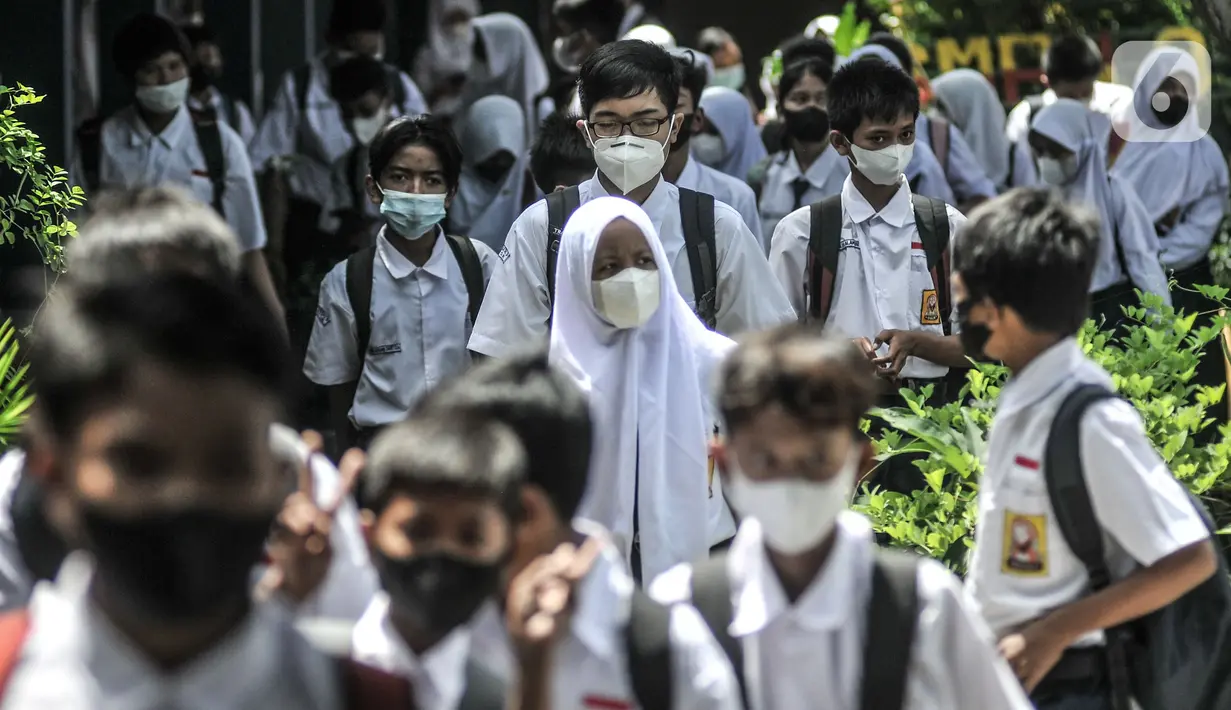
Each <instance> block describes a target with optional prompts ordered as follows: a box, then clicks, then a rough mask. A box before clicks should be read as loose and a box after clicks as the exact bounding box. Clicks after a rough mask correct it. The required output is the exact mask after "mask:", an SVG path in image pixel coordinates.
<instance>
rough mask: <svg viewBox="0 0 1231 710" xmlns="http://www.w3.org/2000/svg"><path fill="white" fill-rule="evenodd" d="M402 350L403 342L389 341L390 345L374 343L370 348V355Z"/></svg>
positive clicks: (389, 353)
mask: <svg viewBox="0 0 1231 710" xmlns="http://www.w3.org/2000/svg"><path fill="white" fill-rule="evenodd" d="M400 352H402V344H401V343H389V344H388V345H373V346H372V347H370V348H368V355H392V354H393V353H400Z"/></svg>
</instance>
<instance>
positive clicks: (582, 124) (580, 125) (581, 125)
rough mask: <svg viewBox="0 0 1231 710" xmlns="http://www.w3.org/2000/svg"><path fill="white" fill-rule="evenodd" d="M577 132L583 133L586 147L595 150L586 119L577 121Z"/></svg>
mask: <svg viewBox="0 0 1231 710" xmlns="http://www.w3.org/2000/svg"><path fill="white" fill-rule="evenodd" d="M577 130H579V131H581V135H582V136H584V137H585V139H586V147H587V148H593V147H594V144H593V143H591V142H590V131H589V129H588V128H586V119H584V118H579V119H577Z"/></svg>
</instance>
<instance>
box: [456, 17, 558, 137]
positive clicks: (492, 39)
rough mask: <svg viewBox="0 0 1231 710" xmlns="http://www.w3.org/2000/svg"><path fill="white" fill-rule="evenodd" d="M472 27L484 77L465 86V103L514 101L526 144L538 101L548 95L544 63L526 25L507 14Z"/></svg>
mask: <svg viewBox="0 0 1231 710" xmlns="http://www.w3.org/2000/svg"><path fill="white" fill-rule="evenodd" d="M474 27H475V30H476V31H477V32H479V34H480V35H482V37H483V47H484V49H485V50H486V52H487V68H486V70H485V72H484V74H486V76H483V77H478V76H476V77H474V78H472V80H471V81H468V82H467V86H466V94H467V98H466V101H465V103H466V104H471V103H474V102H475V101H478V100H479V99H481V98H483V97H484V96H487V95H490V94H501V95H503V96H507V97H509V98H511V99H513V100H514V101H516V102H517V103H518V104H519V105H520V106H521V108H522V112H523V113H524V114H525V116H527V117H528V119H529V120H527V121H526V140H527V142H529V141H530V140H531V139H532V138H533V131H534V130H535V128H537V125H538V106H537V104H538V97H539V95H540V94H542V93H543V92H545V91H547V83H548V74H547V62H545V61H543V54H542V52H540V51H539V46H538V43H537V42H535V40H534V35H533V34H532V33H531V32H530V28H529V27H528V26H526V23H525V22H523V21H522V19H521V18H519V17H517V16H516V15H510V14H509V13H507V12H493V13H490V14H487V15H483V16H481V17H477V18H475V21H474Z"/></svg>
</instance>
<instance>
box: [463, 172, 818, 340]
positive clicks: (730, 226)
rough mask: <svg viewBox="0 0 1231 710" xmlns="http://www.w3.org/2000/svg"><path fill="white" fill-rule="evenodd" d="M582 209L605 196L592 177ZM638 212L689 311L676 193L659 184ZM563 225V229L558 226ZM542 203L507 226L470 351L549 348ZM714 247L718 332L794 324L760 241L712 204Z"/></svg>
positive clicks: (729, 211) (731, 213) (726, 209)
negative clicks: (659, 247) (656, 240)
mask: <svg viewBox="0 0 1231 710" xmlns="http://www.w3.org/2000/svg"><path fill="white" fill-rule="evenodd" d="M579 190H580V193H581V202H582V203H583V204H584V203H586V202H588V201H589V200H592V199H594V198H596V197H602V196H605V195H607V191H606V190H605V189H603V186H602V184H601V183H600V182H599V181H598V177H597V173H596V174H595V177H592V178H590V179H589V180H587V181H585V182H583V183H581V185H580V187H579ZM641 207H642V209H644V210H645V212H646V214H648V215H649V216H650V219H651V220H653V222H654V226H655V228H657V229H658V236H659V238H660V239H661V240H662V243H663V248H664V249H665V250H666V252H667V259H668V260H669V261H670V262H671V271H672V274H673V275H674V276H675V283H676V285H678V286H679V288H680V295H681V296H683V297H684V300H685V301H686V302H688V305H689V307H692V308H695V307H696V304H695V303H694V299H695V298H696V297H695V295H694V291H693V286H692V269H691V267H690V266H689V263H688V250H687V249H686V248H685V247H684V228H683V226H682V224H681V222H680V192H679V189H678V188H676V186H675V185H672V184H671V183H669V182H667V181H666V180H663V179H661V178H660V179H659V181H658V185H656V186H655V187H654V191H653V192H652V193H650V197H649V198H648V199H647V200H646V201H645V204H643V205H642V206H641ZM561 226H563V225H561ZM548 243H549V242H548V237H547V202H546V201H545V200H539V201H538V202H536V203H534V204H533V205H530V206H529V207H527V208H526V211H525V212H522V213H521V216H520V217H518V218H517V221H516V222H514V223H513V227H512V229H510V230H509V236H508V237H507V238H506V239H505V242H504V248H503V249H501V250H500V254H499V260H498V261H497V263H496V268H495V270H494V272H493V273H492V278H491V284H490V285H489V286H488V288H487V295H486V296H485V297H484V299H483V308H482V309H481V310H480V311H479V322H478V323H476V324H475V328H474V334H473V335H472V336H470V349H471V350H473V351H474V352H476V353H480V354H482V355H487V356H488V357H505V356H507V355H509V354H511V353H513V352H516V351H518V350H519V349H523V348H526V347H534V346H546V345H547V321H548V319H549V318H550V317H551V306H550V302H549V301H548V292H547V284H546V280H547V275H546V274H547V246H548ZM714 243H715V247H716V250H717V252H718V254H717V259H718V273H717V279H718V288H717V292H718V293H717V299H716V301H717V320H718V331H719V332H720V333H723V334H724V335H737V334H739V333H742V332H744V331H746V330H759V329H761V328H767V327H770V326H773V325H777V324H779V323H784V322H786V321H789V320H792V319H793V318H794V317H795V311H794V310H792V309H791V304H790V302H788V301H787V299H786V295H785V294H783V293H782V289H781V288H779V287H778V284H777V283H776V282H775V281H774V279H773V275H772V273H771V272H770V270H769V263H768V262H767V261H766V260H765V253H764V251H763V250H762V249H761V244H760V242H758V241H757V238H756V237H754V236H752V232H751V231H749V230H748V226H747V225H745V224H744V220H743V218H742V217H740V215H739V213H738V212H736V211H735V209H734V208H733V207H731V206H730V205H726V204H723V203H722V202H715V203H714Z"/></svg>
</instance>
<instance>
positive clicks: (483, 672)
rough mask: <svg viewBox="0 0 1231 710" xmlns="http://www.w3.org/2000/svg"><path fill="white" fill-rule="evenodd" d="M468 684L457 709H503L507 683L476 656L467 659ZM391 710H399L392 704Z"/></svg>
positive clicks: (466, 676)
mask: <svg viewBox="0 0 1231 710" xmlns="http://www.w3.org/2000/svg"><path fill="white" fill-rule="evenodd" d="M465 678H466V685H465V689H464V690H463V691H462V699H461V701H459V702H458V704H457V710H503V708H504V703H505V691H506V688H505V685H504V682H503V681H501V680H500V678H499V677H497V676H496V674H494V673H492V672H491V671H489V670H487V669H486V668H484V667H483V666H482V665H480V664H479V663H478V661H476V660H475V659H474V658H469V659H467V660H466V675H465ZM390 710H398V709H397V708H393V707H392V706H390Z"/></svg>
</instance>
